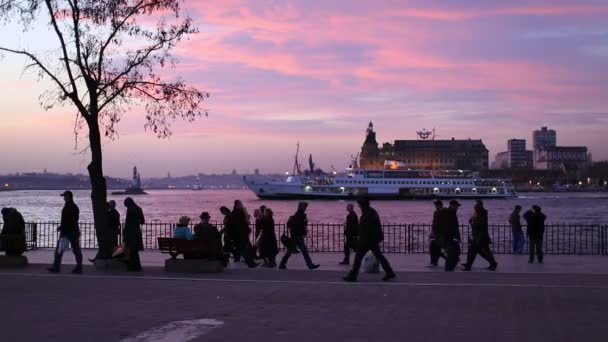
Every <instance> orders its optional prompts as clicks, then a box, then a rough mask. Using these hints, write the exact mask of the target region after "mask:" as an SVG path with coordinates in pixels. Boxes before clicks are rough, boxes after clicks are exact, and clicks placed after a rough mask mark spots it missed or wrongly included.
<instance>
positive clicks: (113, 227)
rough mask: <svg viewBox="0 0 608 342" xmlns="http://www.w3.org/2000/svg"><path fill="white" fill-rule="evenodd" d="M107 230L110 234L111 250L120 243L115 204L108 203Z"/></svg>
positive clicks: (112, 202)
mask: <svg viewBox="0 0 608 342" xmlns="http://www.w3.org/2000/svg"><path fill="white" fill-rule="evenodd" d="M108 229H109V230H110V231H111V232H112V238H113V239H112V249H114V248H116V247H117V246H118V243H119V241H120V213H119V212H118V210H116V202H115V201H114V200H111V201H109V202H108Z"/></svg>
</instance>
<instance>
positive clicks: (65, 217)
mask: <svg viewBox="0 0 608 342" xmlns="http://www.w3.org/2000/svg"><path fill="white" fill-rule="evenodd" d="M79 217H80V209H78V206H77V205H76V203H74V202H69V203H66V204H65V205H64V206H63V209H62V210H61V223H60V224H59V227H58V228H57V230H59V235H60V236H67V235H69V236H79V235H80V229H79V228H78V219H79Z"/></svg>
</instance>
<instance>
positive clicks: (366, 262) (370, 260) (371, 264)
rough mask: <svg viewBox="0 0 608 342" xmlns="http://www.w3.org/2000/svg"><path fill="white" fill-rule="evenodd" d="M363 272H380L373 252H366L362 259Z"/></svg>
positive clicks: (378, 263)
mask: <svg viewBox="0 0 608 342" xmlns="http://www.w3.org/2000/svg"><path fill="white" fill-rule="evenodd" d="M363 272H365V273H380V262H378V259H376V257H375V256H374V255H373V254H371V253H370V254H368V255H366V256H365V258H364V259H363Z"/></svg>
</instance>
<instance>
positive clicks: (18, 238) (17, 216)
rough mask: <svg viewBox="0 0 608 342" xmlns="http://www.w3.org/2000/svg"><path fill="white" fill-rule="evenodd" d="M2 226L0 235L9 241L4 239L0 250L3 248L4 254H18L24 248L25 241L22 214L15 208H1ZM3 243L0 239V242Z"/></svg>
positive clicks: (21, 252) (23, 250)
mask: <svg viewBox="0 0 608 342" xmlns="http://www.w3.org/2000/svg"><path fill="white" fill-rule="evenodd" d="M2 221H3V222H4V225H3V226H2V232H0V235H1V236H4V237H6V238H8V239H10V241H6V240H5V241H4V242H5V243H6V244H5V245H0V250H4V251H5V252H6V255H9V256H19V255H21V254H23V252H25V250H26V247H27V246H26V243H25V220H24V219H23V215H21V213H20V212H19V211H18V210H17V209H15V208H2ZM1 243H3V241H2V240H0V244H1Z"/></svg>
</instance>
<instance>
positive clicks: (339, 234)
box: [26, 222, 608, 255]
mask: <svg viewBox="0 0 608 342" xmlns="http://www.w3.org/2000/svg"><path fill="white" fill-rule="evenodd" d="M212 223H213V222H212ZM213 224H215V225H216V226H217V227H218V229H220V230H221V229H222V223H221V222H215V223H213ZM58 225H59V222H31V223H28V224H27V225H26V240H27V244H28V248H29V249H37V248H54V247H55V245H56V243H57V239H58V237H59V233H58V232H57V226H58ZM174 227H175V224H173V223H166V222H151V223H146V224H144V225H143V226H142V235H143V242H144V248H145V249H153V250H154V249H158V242H157V241H158V240H157V238H158V237H171V236H172V235H173V228H174ZM190 227H191V228H193V227H194V223H193V224H191V225H190ZM275 229H276V232H277V238H278V237H280V236H281V234H283V233H284V232H285V230H286V227H285V223H283V222H279V223H276V224H275ZM383 230H384V241H383V242H382V247H383V250H384V251H385V252H387V253H407V254H414V253H428V252H429V239H428V237H429V233H430V231H431V225H430V224H393V223H389V224H384V225H383ZM460 230H461V235H462V250H463V251H466V249H467V247H468V240H469V237H470V236H471V231H470V227H469V226H468V225H461V227H460ZM80 231H81V238H80V240H81V246H82V248H97V239H96V235H95V229H94V226H93V223H91V222H81V223H80ZM524 231H525V227H524ZM343 232H344V225H343V224H341V223H317V222H313V223H309V224H308V235H307V236H306V243H307V245H308V248H309V250H310V251H311V252H342V251H343V249H344V247H343V246H344V234H343ZM489 232H490V236H491V238H492V250H493V251H494V253H496V254H511V253H513V249H512V239H513V237H512V233H511V227H510V226H509V225H497V224H493V225H490V227H489ZM251 240H252V242H253V240H254V237H253V233H252V236H251ZM543 244H544V250H545V253H546V254H578V255H608V225H599V224H548V225H546V229H545V236H544V241H543ZM279 245H280V243H279ZM280 248H281V249H283V246H281V245H280ZM527 248H528V246H527V243H526V245H525V247H524V253H527Z"/></svg>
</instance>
